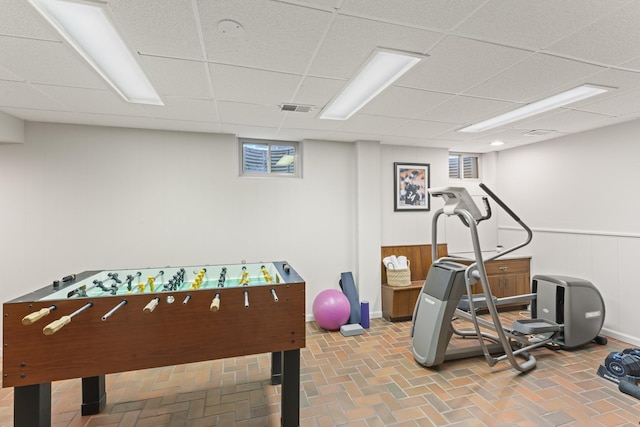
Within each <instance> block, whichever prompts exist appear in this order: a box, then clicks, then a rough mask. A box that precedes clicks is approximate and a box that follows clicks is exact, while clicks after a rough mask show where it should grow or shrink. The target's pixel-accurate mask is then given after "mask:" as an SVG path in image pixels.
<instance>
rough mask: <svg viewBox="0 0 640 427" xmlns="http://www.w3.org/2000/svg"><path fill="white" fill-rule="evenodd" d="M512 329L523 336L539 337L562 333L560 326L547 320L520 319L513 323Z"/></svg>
mask: <svg viewBox="0 0 640 427" xmlns="http://www.w3.org/2000/svg"><path fill="white" fill-rule="evenodd" d="M511 328H512V329H513V330H514V331H515V332H518V333H520V334H522V335H539V334H546V333H549V332H552V333H553V332H559V331H560V325H558V324H557V323H555V322H552V321H551V320H546V319H518V320H515V321H514V322H513V324H512V325H511Z"/></svg>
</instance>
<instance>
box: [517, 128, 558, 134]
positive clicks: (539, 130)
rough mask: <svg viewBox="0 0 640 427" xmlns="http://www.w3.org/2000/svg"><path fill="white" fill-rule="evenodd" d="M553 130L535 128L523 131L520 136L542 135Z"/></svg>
mask: <svg viewBox="0 0 640 427" xmlns="http://www.w3.org/2000/svg"><path fill="white" fill-rule="evenodd" d="M553 132H555V131H554V130H545V129H536V130H532V131H529V132H527V133H523V134H522V136H543V135H548V134H550V133H553Z"/></svg>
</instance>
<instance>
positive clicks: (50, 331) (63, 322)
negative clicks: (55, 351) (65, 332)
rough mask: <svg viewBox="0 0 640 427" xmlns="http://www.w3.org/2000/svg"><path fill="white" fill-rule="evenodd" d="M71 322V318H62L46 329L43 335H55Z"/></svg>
mask: <svg viewBox="0 0 640 427" xmlns="http://www.w3.org/2000/svg"><path fill="white" fill-rule="evenodd" d="M69 322H71V316H62V317H61V318H59V319H58V320H54V321H53V322H51V323H49V324H48V325H47V326H45V327H44V329H43V330H42V333H43V334H45V335H53V334H55V333H56V332H58V331H59V330H60V329H62V328H63V327H64V325H66V324H68V323H69Z"/></svg>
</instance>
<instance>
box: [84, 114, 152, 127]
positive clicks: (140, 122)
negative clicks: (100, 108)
mask: <svg viewBox="0 0 640 427" xmlns="http://www.w3.org/2000/svg"><path fill="white" fill-rule="evenodd" d="M90 119H91V124H93V125H96V126H108V127H124V128H135V129H159V128H160V126H161V124H160V121H159V120H158V119H154V118H151V117H141V116H114V115H111V114H94V115H91V116H90Z"/></svg>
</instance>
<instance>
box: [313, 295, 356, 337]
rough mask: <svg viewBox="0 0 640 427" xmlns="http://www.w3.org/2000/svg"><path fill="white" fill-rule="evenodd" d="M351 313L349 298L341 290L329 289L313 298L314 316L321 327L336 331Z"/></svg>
mask: <svg viewBox="0 0 640 427" xmlns="http://www.w3.org/2000/svg"><path fill="white" fill-rule="evenodd" d="M350 315H351V304H350V303H349V299H348V298H347V297H346V296H345V295H344V294H343V293H342V292H340V291H338V290H335V289H327V290H324V291H322V292H320V293H319V294H318V296H316V299H314V300H313V317H314V318H315V319H316V323H317V324H318V325H320V327H321V328H323V329H326V330H328V331H336V330H338V329H340V326H342V325H344V324H346V323H347V321H348V320H349V316H350Z"/></svg>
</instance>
